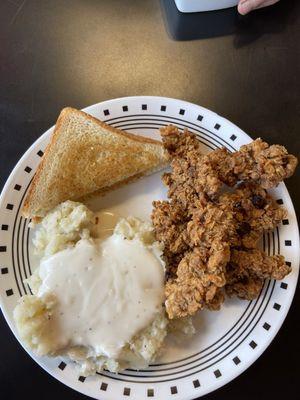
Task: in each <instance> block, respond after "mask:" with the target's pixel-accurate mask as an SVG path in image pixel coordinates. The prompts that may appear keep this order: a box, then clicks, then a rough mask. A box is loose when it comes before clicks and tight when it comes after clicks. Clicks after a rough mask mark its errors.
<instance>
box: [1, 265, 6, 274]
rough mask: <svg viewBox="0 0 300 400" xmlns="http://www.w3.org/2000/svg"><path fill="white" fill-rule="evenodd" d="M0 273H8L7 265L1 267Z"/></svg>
mask: <svg viewBox="0 0 300 400" xmlns="http://www.w3.org/2000/svg"><path fill="white" fill-rule="evenodd" d="M1 274H2V275H5V274H8V268H7V267H3V268H1Z"/></svg>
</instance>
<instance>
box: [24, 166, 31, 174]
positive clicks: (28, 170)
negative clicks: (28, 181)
mask: <svg viewBox="0 0 300 400" xmlns="http://www.w3.org/2000/svg"><path fill="white" fill-rule="evenodd" d="M24 171H25V172H27V174H30V172H31V171H32V168H30V167H28V165H27V167H25V168H24Z"/></svg>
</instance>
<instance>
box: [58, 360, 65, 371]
mask: <svg viewBox="0 0 300 400" xmlns="http://www.w3.org/2000/svg"><path fill="white" fill-rule="evenodd" d="M66 366H67V364H66V363H65V362H64V361H62V362H61V363H60V364H59V365H58V368H59V369H61V370H62V371H63V370H64V369H65V368H66Z"/></svg>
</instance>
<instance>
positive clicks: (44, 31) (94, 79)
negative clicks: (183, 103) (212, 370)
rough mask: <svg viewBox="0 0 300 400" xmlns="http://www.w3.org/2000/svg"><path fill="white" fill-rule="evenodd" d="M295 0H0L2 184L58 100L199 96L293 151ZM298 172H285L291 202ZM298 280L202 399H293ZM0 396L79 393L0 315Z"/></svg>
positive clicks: (298, 15)
mask: <svg viewBox="0 0 300 400" xmlns="http://www.w3.org/2000/svg"><path fill="white" fill-rule="evenodd" d="M299 43H300V2H299V1H297V0H283V1H281V2H279V3H278V4H277V5H276V6H273V7H270V8H268V9H263V10H259V11H257V12H254V13H252V14H251V15H249V16H246V17H241V16H239V15H238V14H237V12H236V10H235V9H230V10H224V11H218V12H210V13H202V14H200V13H199V14H181V13H179V12H178V11H177V9H176V7H175V5H174V3H173V0H162V1H160V2H159V1H158V0H155V1H154V0H143V1H141V0H110V1H105V0H51V1H40V0H27V1H26V0H3V1H1V3H0V141H1V142H0V146H1V147H0V148H1V158H0V179H1V182H0V184H1V187H3V185H4V183H5V180H6V179H7V177H8V175H9V173H10V172H11V170H12V169H13V167H14V166H15V164H16V162H17V161H18V159H19V158H20V157H21V155H22V154H23V153H24V152H25V150H26V149H27V148H28V147H29V146H30V145H31V144H32V143H33V142H34V140H36V139H37V138H38V137H39V136H40V135H41V134H42V133H43V132H44V131H45V130H46V129H47V128H49V127H50V126H51V125H53V124H54V122H55V120H56V117H57V115H58V113H59V111H60V110H61V108H63V107H64V106H67V105H68V106H74V107H77V108H83V107H85V106H88V105H90V104H93V103H97V102H99V101H103V100H107V99H112V98H116V97H122V96H129V95H159V96H167V97H174V98H178V99H183V100H187V101H191V102H194V103H197V104H200V105H202V106H204V107H207V108H209V109H211V110H213V111H215V112H217V113H219V114H220V115H222V116H224V117H226V118H228V119H229V120H231V121H232V122H234V123H235V124H237V125H238V126H240V127H241V128H242V129H243V130H245V131H246V132H247V133H249V134H250V135H251V136H252V137H253V138H256V137H258V136H261V137H263V138H264V139H266V140H267V141H269V142H271V143H280V144H283V145H285V146H286V147H287V148H288V149H289V150H290V151H291V152H293V153H294V154H298V155H299V152H300V136H299V127H300V106H299V104H300V101H299V100H300V99H299V93H300V87H299V68H300V63H299V61H300V48H299ZM299 179H300V171H299V169H298V171H297V172H296V174H295V175H294V176H293V177H292V178H291V179H289V180H288V181H287V187H288V189H289V191H290V194H291V196H292V199H293V202H294V205H295V208H296V211H297V209H298V211H299V205H300V185H299ZM299 302H300V295H299V291H298V292H297V293H296V296H295V299H294V301H293V305H292V307H291V310H290V312H289V314H288V317H287V319H286V321H285V323H284V325H283V327H282V329H281V330H280V332H279V333H278V335H277V336H276V338H275V340H274V341H273V343H272V344H271V345H270V347H269V348H268V349H267V350H266V351H265V353H264V354H263V355H262V356H261V357H260V358H259V360H258V361H257V362H256V363H255V364H254V365H252V366H251V367H250V368H249V369H248V370H247V371H246V372H245V373H243V374H242V375H241V376H240V377H238V378H237V379H235V380H234V381H233V382H231V383H229V384H228V385H226V386H225V387H223V388H221V389H219V390H218V391H216V392H214V393H211V394H209V395H207V396H206V399H219V398H222V399H224V400H225V399H231V400H232V399H241V398H242V399H243V400H247V399H251V400H252V399H253V398H257V399H269V398H272V397H275V398H278V397H279V396H280V397H281V398H294V397H295V393H296V390H297V387H298V372H299V361H298V355H299V353H300V345H299V343H300V341H299V327H300V323H299V322H300V313H299V310H297V303H298V304H299ZM0 335H1V342H0V388H1V389H0V393H1V398H3V399H17V398H20V397H21V396H22V397H23V396H25V395H26V396H27V395H28V396H30V398H31V400H34V399H40V398H41V396H43V399H44V400H46V399H51V400H52V399H53V398H63V399H64V400H67V399H72V400H74V399H84V398H86V397H85V396H83V395H81V394H79V393H77V392H75V391H73V390H71V389H69V388H67V387H66V386H64V385H63V384H61V383H59V382H58V381H56V380H55V379H53V378H52V377H50V376H49V375H48V374H47V373H46V372H44V371H43V370H42V369H41V368H40V367H39V366H38V365H37V364H36V363H35V362H34V361H33V360H31V358H30V357H29V356H28V355H27V354H26V353H25V351H24V350H23V349H22V348H21V346H20V345H19V344H18V342H17V340H16V339H15V338H14V336H13V334H12V333H11V332H10V330H9V328H8V326H7V324H6V322H5V320H4V318H3V317H2V315H1V316H0Z"/></svg>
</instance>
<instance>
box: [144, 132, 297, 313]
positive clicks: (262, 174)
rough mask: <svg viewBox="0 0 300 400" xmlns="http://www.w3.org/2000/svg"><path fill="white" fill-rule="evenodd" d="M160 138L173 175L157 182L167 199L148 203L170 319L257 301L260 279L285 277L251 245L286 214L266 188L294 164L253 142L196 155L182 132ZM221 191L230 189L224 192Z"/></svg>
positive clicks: (281, 266)
mask: <svg viewBox="0 0 300 400" xmlns="http://www.w3.org/2000/svg"><path fill="white" fill-rule="evenodd" d="M161 135H162V140H163V143H164V146H165V148H166V149H167V151H168V152H169V155H170V157H171V167H172V171H171V172H170V173H168V174H165V175H164V176H163V181H164V183H165V184H166V185H167V186H168V189H169V191H168V197H169V198H170V200H169V201H156V202H154V203H153V207H154V208H153V212H152V221H153V225H154V228H155V234H156V238H157V240H159V241H162V242H163V243H164V247H165V250H164V257H165V260H166V264H167V278H166V279H167V281H166V290H165V291H166V309H167V312H168V315H169V317H170V318H176V317H183V316H186V315H193V314H194V313H195V312H196V311H197V310H199V309H202V308H204V307H207V308H209V309H219V308H220V305H221V304H222V302H223V301H224V294H225V293H227V294H228V295H236V296H238V297H240V298H245V299H253V298H255V297H257V296H258V294H259V293H260V291H261V289H262V287H263V282H264V279H266V278H274V279H282V278H283V277H284V276H285V275H286V274H287V273H289V271H290V269H289V268H288V267H287V266H286V264H285V263H284V259H283V257H282V256H272V257H270V256H267V255H265V254H264V253H263V252H261V251H260V250H258V249H256V246H257V242H258V240H259V238H260V237H261V235H262V234H263V232H264V231H266V230H270V229H274V228H275V227H276V226H277V225H278V223H279V222H280V221H281V220H282V219H283V218H284V217H285V215H286V211H285V210H284V209H283V208H282V207H280V206H279V205H278V204H277V203H276V202H275V201H274V200H273V199H272V198H271V197H270V196H269V195H268V193H267V192H266V190H265V188H269V187H273V186H275V185H277V184H278V183H279V182H280V181H281V180H282V179H284V178H286V177H288V176H290V175H291V174H292V173H293V171H294V169H295V167H296V164H297V159H296V158H295V157H294V156H292V155H289V154H288V153H287V151H286V150H285V148H284V147H282V146H278V145H273V146H269V145H268V144H266V143H265V142H263V141H261V140H260V139H258V140H256V141H254V142H252V143H251V144H249V145H246V146H242V147H241V149H240V151H237V152H235V153H232V154H231V153H230V152H229V151H228V150H226V149H217V150H214V151H212V152H211V153H209V154H207V155H203V154H201V151H200V145H199V142H198V140H197V137H196V135H194V134H191V133H189V132H188V131H184V132H183V133H180V132H179V130H178V129H177V128H176V127H174V126H168V127H166V128H164V129H162V130H161ZM241 180H242V181H244V182H243V183H240V181H241ZM225 184H226V185H228V186H230V187H234V189H233V190H231V191H226V192H224V190H223V188H225V187H226V186H225Z"/></svg>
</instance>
